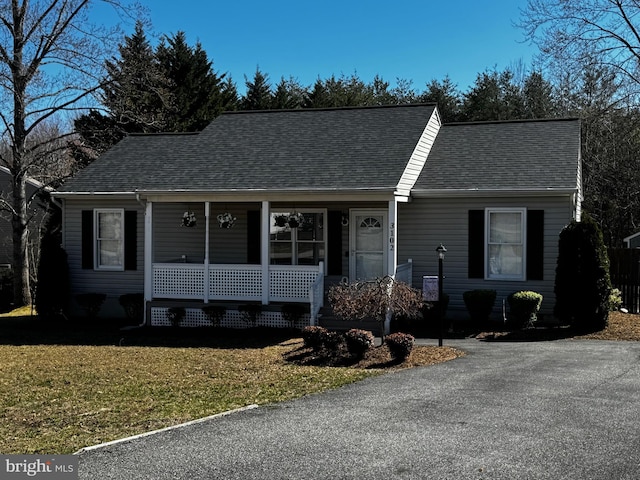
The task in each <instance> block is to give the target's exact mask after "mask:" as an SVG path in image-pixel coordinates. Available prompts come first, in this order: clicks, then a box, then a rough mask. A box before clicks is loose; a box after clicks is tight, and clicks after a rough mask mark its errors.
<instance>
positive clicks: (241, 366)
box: [0, 312, 640, 453]
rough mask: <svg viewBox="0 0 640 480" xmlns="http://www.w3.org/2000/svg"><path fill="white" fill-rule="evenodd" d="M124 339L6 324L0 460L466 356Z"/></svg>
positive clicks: (632, 327) (615, 333)
mask: <svg viewBox="0 0 640 480" xmlns="http://www.w3.org/2000/svg"><path fill="white" fill-rule="evenodd" d="M25 313H27V312H23V313H22V314H23V315H24V314H25ZM183 330H191V329H183ZM209 331H211V330H209ZM121 335H123V334H122V333H121V332H118V331H117V329H116V330H115V332H114V329H113V328H112V327H111V328H110V329H106V330H104V331H103V330H86V331H85V330H83V329H82V328H81V327H78V325H75V326H73V325H72V326H47V325H44V324H40V323H38V322H37V320H36V319H29V318H27V317H17V318H5V319H0V356H1V358H2V362H1V363H0V385H1V388H0V452H3V453H70V452H73V451H75V450H77V449H79V448H81V447H84V446H87V445H92V444H96V443H100V442H105V441H109V440H113V439H117V438H122V437H125V436H128V435H133V434H137V433H141V432H144V431H148V430H152V429H156V428H161V427H166V426H169V425H173V424H176V423H180V422H183V421H186V420H191V419H195V418H200V417H203V416H207V415H212V414H214V413H219V412H222V411H225V410H229V409H232V408H237V407H240V406H245V405H249V404H252V403H256V404H267V403H272V402H279V401H283V400H288V399H292V398H297V397H300V396H304V395H308V394H313V393H316V392H321V391H324V390H328V389H332V388H337V387H339V386H341V385H345V384H348V383H352V382H355V381H358V380H361V379H363V378H366V377H369V376H372V375H379V374H381V373H383V372H386V371H389V370H393V369H399V368H410V367H415V366H421V365H432V364H434V363H439V362H443V361H447V360H451V359H453V358H456V357H458V356H460V355H463V353H462V352H460V351H457V350H455V349H452V348H449V347H442V348H439V347H435V346H434V347H427V346H416V347H414V350H413V351H412V353H411V356H410V357H409V359H408V360H407V361H406V362H404V363H402V364H397V363H394V362H393V361H391V357H390V356H389V352H388V350H387V349H386V347H377V348H374V349H373V350H371V351H370V352H369V353H368V354H367V356H366V357H365V358H364V359H363V360H362V361H357V362H356V361H351V362H349V361H347V362H345V366H340V367H337V368H336V367H326V366H322V363H323V362H322V361H314V359H313V358H312V356H311V355H310V353H309V352H308V351H305V349H304V348H303V344H302V341H301V340H300V339H298V338H288V339H287V338H274V339H269V338H264V335H263V334H260V335H258V336H259V340H256V339H255V338H254V339H247V338H245V337H243V336H235V337H231V338H230V339H226V338H223V336H218V337H216V338H210V337H206V338H204V337H203V335H202V334H201V333H193V334H192V333H189V332H187V333H186V334H182V332H180V334H178V335H176V334H175V333H174V332H169V331H166V330H165V331H160V332H156V336H155V337H154V336H153V335H151V334H149V333H148V332H141V333H140V334H139V335H140V336H139V337H136V336H135V335H134V334H133V333H129V334H125V338H124V340H125V341H124V342H122V343H123V344H124V345H130V346H118V345H119V344H120V341H121V340H122V338H121ZM577 338H589V339H603V340H633V341H639V340H640V315H628V314H627V315H625V314H622V313H612V314H611V316H610V319H609V327H608V328H607V329H606V330H604V331H602V332H598V333H594V334H590V335H585V336H581V337H577ZM316 360H317V359H316Z"/></svg>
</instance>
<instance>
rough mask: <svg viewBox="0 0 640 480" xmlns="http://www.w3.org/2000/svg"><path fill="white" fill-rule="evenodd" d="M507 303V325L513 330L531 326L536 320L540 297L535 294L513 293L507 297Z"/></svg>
mask: <svg viewBox="0 0 640 480" xmlns="http://www.w3.org/2000/svg"><path fill="white" fill-rule="evenodd" d="M507 302H508V303H509V323H511V325H512V326H513V327H515V328H527V327H531V326H533V324H534V323H535V322H536V320H537V319H538V316H537V314H538V311H539V310H540V305H541V304H542V295H540V294H539V293H537V292H531V291H527V290H524V291H521V292H514V293H512V294H511V295H509V296H508V297H507Z"/></svg>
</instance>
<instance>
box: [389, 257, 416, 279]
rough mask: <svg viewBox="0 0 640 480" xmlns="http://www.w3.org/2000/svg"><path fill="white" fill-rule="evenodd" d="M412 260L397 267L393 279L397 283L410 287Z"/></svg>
mask: <svg viewBox="0 0 640 480" xmlns="http://www.w3.org/2000/svg"><path fill="white" fill-rule="evenodd" d="M412 277H413V260H411V259H408V260H407V263H403V264H402V265H398V266H397V267H396V274H395V275H394V278H395V280H396V281H398V282H403V283H406V284H408V285H411V282H412V281H413V279H412Z"/></svg>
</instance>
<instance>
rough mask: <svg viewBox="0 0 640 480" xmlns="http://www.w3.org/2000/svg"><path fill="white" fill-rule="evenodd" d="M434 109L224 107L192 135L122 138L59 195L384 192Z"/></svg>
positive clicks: (398, 174)
mask: <svg viewBox="0 0 640 480" xmlns="http://www.w3.org/2000/svg"><path fill="white" fill-rule="evenodd" d="M434 109H435V106H433V105H411V106H409V105H406V106H393V107H375V108H344V109H326V110H290V111H264V112H237V113H226V114H223V115H221V116H220V117H218V118H217V119H216V120H214V121H213V122H212V123H211V124H210V125H209V126H208V127H207V128H206V129H205V130H203V131H202V132H201V133H199V134H197V135H164V134H161V135H132V136H130V137H127V138H126V139H124V140H123V141H122V142H120V143H119V144H118V145H116V146H115V147H113V148H112V149H111V150H109V151H108V152H107V153H105V154H104V155H102V156H101V157H100V158H99V159H98V160H96V161H95V162H94V163H93V164H91V165H89V166H88V167H87V168H86V169H84V170H83V171H81V172H80V173H79V174H78V175H77V176H76V177H75V178H74V179H72V180H70V181H69V182H68V183H67V184H66V185H65V186H64V187H63V188H62V189H61V191H62V192H131V191H135V190H157V191H181V190H194V191H228V190H273V191H278V190H301V191H309V190H336V191H352V190H391V191H392V190H393V189H394V188H395V187H396V186H397V184H398V181H399V179H400V177H401V175H402V173H403V171H404V168H405V166H406V164H407V162H408V160H409V158H410V157H411V154H412V152H413V150H414V148H415V146H416V144H417V142H418V140H419V139H420V136H421V135H422V133H423V130H424V128H425V127H426V125H427V122H428V121H429V118H430V117H431V115H432V113H433V111H434Z"/></svg>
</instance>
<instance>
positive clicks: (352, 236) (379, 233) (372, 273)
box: [349, 209, 387, 282]
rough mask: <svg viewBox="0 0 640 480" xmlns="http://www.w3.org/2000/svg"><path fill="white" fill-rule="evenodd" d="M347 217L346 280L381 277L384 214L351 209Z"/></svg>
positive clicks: (385, 234) (383, 254)
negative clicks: (348, 228) (347, 258)
mask: <svg viewBox="0 0 640 480" xmlns="http://www.w3.org/2000/svg"><path fill="white" fill-rule="evenodd" d="M350 217H351V218H350V219H349V225H350V226H351V229H350V232H349V246H350V248H351V254H350V256H349V277H350V280H351V281H352V282H353V281H356V280H372V279H374V278H379V277H383V276H384V275H385V274H386V271H385V267H386V265H387V248H386V247H387V233H386V232H387V228H386V225H387V211H386V210H356V209H354V210H351V215H350Z"/></svg>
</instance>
